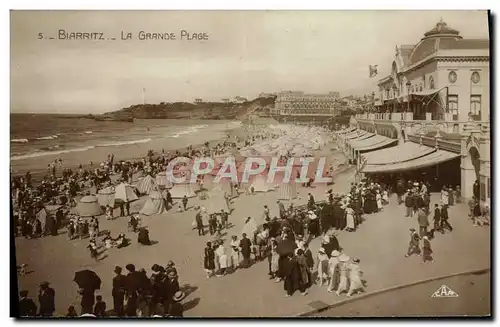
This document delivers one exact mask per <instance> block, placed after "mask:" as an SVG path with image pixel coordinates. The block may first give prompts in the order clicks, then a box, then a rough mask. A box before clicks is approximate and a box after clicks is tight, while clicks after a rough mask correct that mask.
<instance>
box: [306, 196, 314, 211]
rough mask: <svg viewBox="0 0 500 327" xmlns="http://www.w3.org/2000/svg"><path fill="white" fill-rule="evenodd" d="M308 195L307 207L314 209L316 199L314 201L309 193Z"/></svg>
mask: <svg viewBox="0 0 500 327" xmlns="http://www.w3.org/2000/svg"><path fill="white" fill-rule="evenodd" d="M307 195H309V201H307V209H309V210H314V208H315V206H316V201H314V196H313V195H312V194H311V193H307Z"/></svg>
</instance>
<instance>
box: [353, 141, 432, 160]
mask: <svg viewBox="0 0 500 327" xmlns="http://www.w3.org/2000/svg"><path fill="white" fill-rule="evenodd" d="M434 151H436V149H435V148H432V147H428V146H425V145H420V144H418V143H413V142H405V143H402V144H398V145H397V146H394V147H391V148H387V149H382V150H378V151H374V152H368V153H364V154H362V157H363V158H364V159H365V160H366V164H367V165H387V164H393V163H398V162H404V161H409V160H413V159H417V158H420V157H423V156H425V155H428V154H431V153H432V152H434Z"/></svg>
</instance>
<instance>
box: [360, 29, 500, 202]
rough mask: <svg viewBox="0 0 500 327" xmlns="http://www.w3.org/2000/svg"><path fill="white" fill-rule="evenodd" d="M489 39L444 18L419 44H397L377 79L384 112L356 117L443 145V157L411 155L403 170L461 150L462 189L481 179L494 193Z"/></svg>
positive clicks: (468, 191) (386, 131)
mask: <svg viewBox="0 0 500 327" xmlns="http://www.w3.org/2000/svg"><path fill="white" fill-rule="evenodd" d="M489 46H490V44H489V40H488V39H464V38H463V37H462V36H460V33H459V31H457V30H455V29H453V28H451V27H449V26H448V25H447V24H446V23H445V22H443V21H442V20H441V21H439V22H438V23H437V24H436V26H435V27H434V28H433V29H431V30H430V31H428V32H426V33H424V36H423V38H422V39H421V40H420V41H419V42H418V43H417V44H416V45H400V46H396V52H395V57H394V59H393V61H392V63H391V73H390V74H389V75H388V76H385V77H384V78H382V79H381V80H380V81H379V83H378V88H379V89H378V92H379V98H380V101H377V102H376V103H375V105H376V106H377V109H378V113H366V114H358V115H356V118H355V119H354V118H353V122H354V123H352V125H353V126H355V127H358V128H360V129H362V130H364V131H365V132H371V133H375V134H376V136H377V137H378V138H380V139H383V138H384V137H385V138H389V139H397V140H398V143H399V145H398V146H404V144H405V143H408V142H412V143H418V144H420V145H421V146H424V147H431V148H434V149H436V151H441V152H440V158H437V157H436V158H435V157H427V156H424V157H422V158H420V159H416V158H413V159H414V160H408V161H406V162H405V164H404V165H401V167H399V166H398V167H399V168H398V169H399V170H401V171H403V170H412V169H417V167H423V166H430V165H438V164H440V163H442V162H444V161H447V160H452V159H453V158H460V160H459V167H456V169H457V172H458V170H459V172H460V179H461V181H460V184H461V189H462V196H464V197H465V198H471V197H472V196H473V187H472V185H473V184H474V182H475V181H476V180H477V181H479V184H480V185H479V188H480V198H481V199H482V200H485V201H490V199H491V159H490V134H491V133H490V56H489V55H490V54H489ZM383 141H384V142H388V141H389V140H385V139H383ZM379 144H385V143H383V142H381V143H379ZM376 148H377V146H375V145H373V146H371V147H369V149H370V151H372V150H376ZM363 149H368V148H362V149H361V152H362V151H363ZM366 151H368V150H366ZM379 151H380V150H379ZM380 155H381V156H383V154H382V153H381V154H380ZM398 155H399V154H398ZM424 159H426V162H425V163H424V162H422V161H423V160H424ZM394 160H397V158H396V159H394ZM384 169H385V171H389V170H391V169H392V170H395V169H396V168H395V166H394V167H392V168H391V167H384ZM453 169H455V168H453ZM372 170H373V169H372Z"/></svg>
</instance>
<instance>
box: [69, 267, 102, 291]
mask: <svg viewBox="0 0 500 327" xmlns="http://www.w3.org/2000/svg"><path fill="white" fill-rule="evenodd" d="M73 281H74V282H75V283H76V284H77V285H78V287H79V288H82V289H85V290H98V289H101V279H100V278H99V276H97V274H96V273H95V272H94V271H92V270H88V269H85V270H81V271H77V272H76V273H75V278H73Z"/></svg>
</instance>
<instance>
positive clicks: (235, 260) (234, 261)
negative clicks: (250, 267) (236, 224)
mask: <svg viewBox="0 0 500 327" xmlns="http://www.w3.org/2000/svg"><path fill="white" fill-rule="evenodd" d="M230 245H231V253H230V254H229V258H230V261H231V263H230V266H231V270H232V271H235V270H236V269H238V266H239V265H240V249H239V246H240V241H238V238H237V237H236V235H233V236H232V237H231V243H230Z"/></svg>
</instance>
